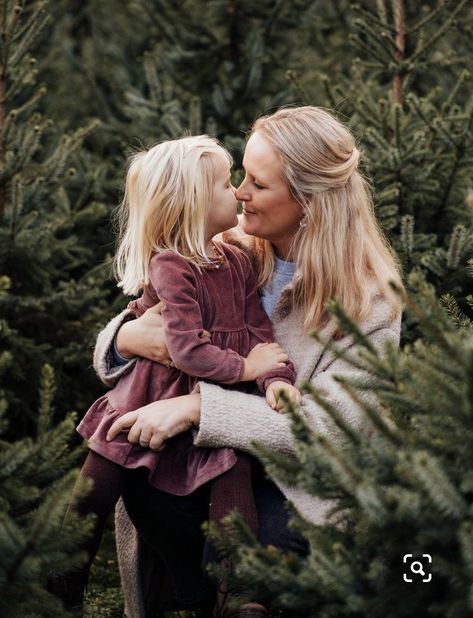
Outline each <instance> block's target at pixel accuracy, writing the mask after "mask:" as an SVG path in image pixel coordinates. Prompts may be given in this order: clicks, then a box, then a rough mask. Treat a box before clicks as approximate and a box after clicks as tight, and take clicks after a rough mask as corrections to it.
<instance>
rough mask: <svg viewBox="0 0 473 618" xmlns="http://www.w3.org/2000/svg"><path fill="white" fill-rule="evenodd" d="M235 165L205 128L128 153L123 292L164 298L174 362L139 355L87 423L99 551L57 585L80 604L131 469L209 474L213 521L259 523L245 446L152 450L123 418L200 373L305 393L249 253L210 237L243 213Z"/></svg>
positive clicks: (92, 546) (87, 502) (168, 488)
mask: <svg viewBox="0 0 473 618" xmlns="http://www.w3.org/2000/svg"><path fill="white" fill-rule="evenodd" d="M231 164H232V162H231V158H230V156H229V154H228V153H227V152H226V151H225V150H224V149H223V148H222V147H221V146H220V145H219V144H218V143H217V142H216V141H215V140H213V139H212V138H210V137H208V136H205V135H202V136H197V137H186V138H182V139H178V140H173V141H168V142H164V143H162V144H158V145H157V146H154V147H153V148H151V149H150V150H148V151H144V152H140V153H138V154H136V155H135V156H134V157H133V159H132V161H131V165H130V167H129V170H128V174H127V178H126V187H125V197H124V200H123V203H122V205H121V210H120V223H121V234H120V242H119V247H118V251H117V255H116V258H115V266H116V273H117V275H118V280H119V286H120V287H122V288H123V291H124V292H125V293H126V294H136V293H137V292H138V291H139V290H140V289H143V288H144V291H143V295H142V297H141V298H140V299H138V300H136V301H133V302H132V303H131V304H130V307H131V308H132V310H133V313H134V314H135V316H136V317H138V316H140V315H142V314H143V312H144V311H146V309H147V308H149V307H151V306H153V305H155V304H156V303H157V302H158V301H159V300H161V301H163V302H164V309H163V312H162V318H163V328H164V331H165V336H166V343H167V346H168V349H169V353H170V356H171V358H172V359H173V364H174V367H165V366H164V365H161V364H158V363H154V362H152V361H149V360H146V359H143V358H138V359H137V360H136V362H135V364H134V366H133V368H132V370H131V371H130V372H129V373H128V374H126V375H124V376H122V377H121V379H120V380H119V382H118V384H117V385H116V386H115V387H114V388H113V389H112V390H111V391H109V392H108V393H107V394H105V395H104V396H103V397H101V398H100V399H98V400H97V401H96V402H95V403H94V404H93V405H92V407H91V408H90V409H89V410H88V412H87V413H86V415H85V417H84V419H83V420H82V422H81V423H80V425H79V426H78V431H79V433H80V434H81V435H82V436H83V437H84V438H85V439H87V440H88V444H89V447H90V451H89V454H88V456H87V459H86V461H85V464H84V466H83V468H82V471H81V474H82V476H85V477H87V478H91V479H92V480H93V490H92V493H90V494H89V495H88V496H86V497H85V498H83V499H81V500H79V502H78V504H77V505H76V507H75V508H76V510H77V511H78V512H79V513H80V514H82V515H85V514H88V513H94V514H95V515H96V517H97V522H96V527H95V531H94V536H93V537H92V539H91V540H90V541H89V542H88V543H87V546H86V547H85V548H84V549H85V550H86V551H87V553H88V554H89V557H90V561H89V563H88V565H87V567H86V568H85V569H82V570H81V571H80V572H75V573H68V574H67V575H64V576H56V577H55V578H54V581H53V584H52V586H51V589H52V591H53V592H55V593H56V594H57V595H58V596H60V597H61V598H62V599H63V601H64V603H65V605H66V606H68V607H72V606H75V605H80V604H81V602H82V598H83V591H84V588H85V584H86V582H87V578H88V571H89V567H90V564H91V562H92V561H93V558H94V557H95V554H96V551H97V549H98V546H99V543H100V539H101V536H102V532H103V526H104V524H105V520H106V518H107V516H108V514H109V513H110V512H111V510H112V509H113V507H114V506H115V503H116V502H117V500H118V498H119V496H120V494H121V488H122V479H123V473H124V469H125V468H138V467H145V468H147V469H148V471H149V482H150V483H151V484H152V485H153V486H155V487H156V488H158V489H160V490H163V491H165V492H168V493H171V494H175V495H188V494H190V493H192V492H193V491H195V490H196V489H197V488H198V487H200V486H201V485H203V484H204V483H206V482H209V481H210V482H211V486H210V502H211V504H210V514H209V515H210V519H211V520H215V521H220V519H221V518H222V517H223V516H224V515H225V514H226V513H228V512H229V511H230V510H233V509H236V510H238V511H239V512H240V513H241V515H242V517H243V518H244V519H245V521H246V522H247V524H248V525H249V526H250V527H251V528H252V529H253V531H255V532H256V529H257V516H256V506H255V503H254V497H253V492H252V488H251V469H250V463H249V460H248V459H247V458H246V456H245V455H244V454H243V453H240V452H237V453H236V452H235V451H234V450H233V449H203V448H197V447H194V446H193V443H192V434H191V433H190V431H188V432H186V433H182V434H179V436H177V437H175V438H171V439H169V440H168V441H167V443H166V448H165V449H164V450H162V451H160V452H154V451H153V450H151V449H150V448H148V447H149V442H150V436H147V435H143V433H141V435H140V436H139V444H134V443H133V444H132V443H130V442H129V441H128V439H127V438H128V436H127V435H125V434H124V433H121V434H119V435H118V436H117V437H116V438H115V439H113V440H111V441H107V439H106V436H107V433H108V430H109V429H110V427H111V425H112V424H113V422H114V421H115V420H116V419H117V418H118V417H119V416H121V415H123V414H124V413H126V412H129V411H131V410H134V409H136V408H139V407H141V406H143V405H145V404H147V403H150V402H153V401H157V400H159V399H168V398H171V397H175V396H177V395H185V394H188V393H189V392H191V391H192V390H193V388H194V386H195V384H196V382H197V381H198V379H202V378H204V379H207V380H211V381H215V382H218V383H221V384H232V385H234V384H235V383H238V382H242V383H245V382H246V383H248V382H250V381H255V380H256V383H257V386H258V388H259V389H260V390H261V392H262V393H263V394H265V395H266V399H267V401H268V403H270V405H272V407H273V408H275V409H281V407H282V406H281V404H279V403H278V402H277V397H276V393H277V392H278V391H280V390H284V391H285V392H286V394H287V396H288V397H289V398H291V399H292V400H293V401H294V402H295V403H298V402H299V398H300V394H299V391H298V390H297V389H295V387H294V386H293V382H294V371H293V366H292V364H291V363H290V362H288V359H287V355H286V354H285V352H284V350H282V348H281V347H280V346H279V345H277V344H276V343H273V342H272V341H273V334H272V329H271V323H270V321H269V318H268V317H267V315H266V313H265V312H264V310H263V309H262V307H261V305H260V300H259V296H258V289H257V282H256V277H255V275H254V273H253V269H252V266H251V264H250V262H249V259H248V258H247V256H246V255H245V254H244V253H243V252H242V251H241V250H239V249H237V248H236V247H233V246H230V245H227V244H225V243H221V242H215V241H213V240H212V239H213V237H214V236H215V235H217V234H219V233H221V232H223V231H225V230H227V229H229V228H231V227H234V226H235V225H236V224H237V222H238V221H237V200H236V198H235V190H234V188H233V187H232V185H231V182H230V168H231ZM208 333H210V336H209V334H208ZM242 388H245V389H247V388H248V384H246V385H242ZM228 414H229V415H231V414H232V411H231V409H229V410H228ZM151 446H152V444H151Z"/></svg>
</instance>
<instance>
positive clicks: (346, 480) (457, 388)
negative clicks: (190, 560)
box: [213, 262, 473, 618]
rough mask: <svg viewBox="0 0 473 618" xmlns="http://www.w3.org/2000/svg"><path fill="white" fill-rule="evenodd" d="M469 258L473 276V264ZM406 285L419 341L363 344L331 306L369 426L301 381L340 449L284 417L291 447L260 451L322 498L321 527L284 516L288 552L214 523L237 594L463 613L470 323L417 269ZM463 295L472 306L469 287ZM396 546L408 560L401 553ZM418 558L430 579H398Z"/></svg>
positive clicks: (335, 609)
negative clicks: (325, 510) (412, 296)
mask: <svg viewBox="0 0 473 618" xmlns="http://www.w3.org/2000/svg"><path fill="white" fill-rule="evenodd" d="M469 268H470V270H471V271H472V273H471V274H473V262H470V267H469ZM409 284H410V287H411V288H412V289H415V290H416V296H417V300H415V301H414V300H412V301H411V302H410V307H409V309H408V311H409V312H410V313H411V315H412V318H413V320H415V321H416V323H417V326H418V329H419V332H420V333H421V335H422V338H420V339H418V340H417V341H416V342H415V343H413V344H410V345H407V346H406V347H405V348H404V350H402V351H398V350H397V349H396V348H395V347H394V346H393V345H388V346H387V347H386V349H385V350H384V351H382V352H380V351H376V350H374V349H372V348H371V347H370V346H369V345H368V344H367V342H366V341H365V342H363V337H362V336H360V333H359V332H358V330H357V327H356V326H355V325H354V324H353V323H351V321H350V320H349V319H348V318H347V316H346V315H345V314H344V313H343V311H342V310H341V308H340V307H338V306H337V305H334V306H333V307H332V311H333V312H334V314H335V315H336V316H337V317H338V319H339V320H341V323H342V324H343V326H344V327H345V329H346V330H347V331H348V332H351V333H352V334H353V335H354V336H356V337H357V338H358V339H360V340H361V342H362V343H361V347H362V350H363V351H362V353H361V354H360V355H359V357H358V358H352V359H351V360H352V362H353V363H355V364H356V365H358V366H359V365H361V366H363V367H364V368H365V369H367V370H368V371H369V373H370V375H371V378H370V379H369V380H367V381H366V383H360V381H359V380H358V381H356V382H350V381H348V380H346V379H343V378H342V377H340V378H339V380H338V381H339V382H340V384H341V385H342V386H343V387H344V388H345V389H346V390H347V391H348V392H349V393H350V395H351V396H352V398H353V401H354V403H355V402H356V403H358V404H361V406H362V409H363V411H364V413H365V415H366V430H365V431H355V430H354V429H353V428H352V427H350V426H349V425H348V424H347V423H346V422H345V421H344V420H343V418H341V417H340V416H339V414H338V413H337V410H336V408H333V406H331V405H330V404H329V402H327V401H326V400H325V399H324V397H323V395H321V394H320V393H318V392H314V391H313V390H312V389H311V388H310V387H307V392H310V393H311V394H312V396H313V397H314V398H315V400H316V401H317V403H319V404H320V406H321V407H322V408H323V409H324V410H325V411H326V412H327V413H328V414H329V415H330V416H331V417H332V420H333V422H334V424H335V425H336V426H337V427H338V429H339V430H340V432H341V433H342V435H343V438H344V440H343V447H340V446H339V445H337V443H336V442H333V441H332V440H331V439H330V438H328V437H327V436H323V435H317V434H315V435H314V433H313V432H312V431H311V430H310V428H309V427H308V426H307V425H306V424H305V421H304V419H303V418H302V417H301V416H300V415H297V414H293V416H292V418H293V431H294V435H295V438H296V457H295V458H287V457H284V456H278V455H275V454H274V453H272V452H271V451H269V450H267V449H263V448H261V449H260V455H261V458H262V460H263V462H264V464H265V466H266V469H267V470H268V471H270V472H271V473H272V474H274V475H275V476H276V477H277V478H279V479H281V480H282V481H284V482H286V483H290V484H292V485H294V484H296V485H297V486H299V487H301V488H303V489H305V490H306V491H308V492H310V493H312V494H314V495H316V496H319V497H322V498H325V499H328V500H332V501H333V502H332V504H333V508H332V512H331V517H332V520H331V522H330V523H327V524H326V525H323V526H314V525H310V524H308V523H307V522H304V521H303V520H302V519H301V518H299V517H294V521H295V522H296V525H297V526H298V527H299V528H300V529H301V530H302V531H303V533H304V535H305V536H306V538H307V539H308V541H309V545H310V554H309V555H308V556H307V557H306V558H300V557H297V556H295V555H293V554H289V555H286V556H285V555H283V554H282V553H281V552H280V551H278V550H276V549H275V548H273V547H267V548H262V547H259V546H257V545H256V544H255V542H254V539H252V538H251V535H249V534H248V532H247V531H246V530H245V528H244V527H243V526H242V525H241V522H239V521H238V520H237V519H235V518H232V519H231V525H232V528H231V530H232V534H230V535H228V534H227V535H226V536H222V535H221V534H218V531H215V530H214V533H213V534H214V535H216V538H217V539H218V544H219V547H220V550H221V551H223V552H224V553H227V554H228V555H230V556H231V557H232V559H233V560H234V561H235V563H236V569H235V573H236V574H235V575H234V576H233V578H232V581H233V583H235V582H236V583H237V584H238V585H239V586H243V588H244V589H246V592H247V596H248V598H252V599H253V600H254V599H255V598H257V599H260V600H261V601H262V602H266V603H268V604H271V605H272V606H273V607H275V608H277V609H284V610H286V611H288V613H289V615H291V616H292V615H298V616H299V615H300V616H313V617H314V618H315V617H318V618H328V617H329V616H330V617H331V616H353V617H355V616H356V617H360V618H361V617H366V618H368V617H369V618H377V617H381V616H383V617H387V618H391V617H392V618H399V617H400V616H405V617H408V616H412V617H414V616H426V617H430V616H451V617H452V618H457V617H458V618H460V617H464V616H467V615H470V614H471V612H472V610H473V606H472V596H471V590H472V585H473V571H472V569H471V561H472V546H471V535H472V530H473V527H472V526H473V524H472V520H471V508H472V504H473V493H472V484H471V470H472V469H473V459H472V452H473V450H472V447H473V442H472V440H473V433H472V431H471V417H472V414H473V389H472V375H471V372H472V367H473V348H472V345H471V341H472V335H473V324H472V322H471V320H469V319H468V318H467V317H466V316H464V315H462V314H461V312H460V310H459V308H458V305H456V304H455V303H454V302H453V301H452V298H451V297H446V298H445V299H444V307H441V306H440V305H439V302H438V300H437V298H436V295H435V291H434V289H433V288H432V286H431V285H429V284H428V283H426V282H425V280H424V278H423V277H422V276H421V275H419V274H412V275H411V276H410V280H409ZM468 303H469V304H470V306H473V297H472V296H471V295H470V296H469V297H468ZM334 348H335V349H336V344H335V345H334ZM373 376H374V377H376V381H375V384H376V386H375V387H373V379H372V378H373ZM373 388H374V390H375V392H376V393H377V395H378V397H379V401H380V403H381V405H382V408H381V410H384V412H383V411H380V408H379V407H372V406H370V405H367V404H365V403H361V400H360V397H359V393H360V391H361V390H363V389H369V390H373ZM388 411H389V412H388ZM406 554H412V558H408V559H407V562H406V563H404V562H403V558H404V555H406ZM423 554H428V555H429V556H431V557H432V563H431V564H430V563H428V562H427V560H426V559H425V558H423ZM415 559H420V560H423V562H424V565H425V569H426V571H427V572H426V575H427V574H428V573H432V584H431V585H428V584H426V583H422V582H421V578H420V577H418V578H417V580H416V579H415V576H414V581H413V582H412V583H409V582H406V581H405V579H404V577H403V575H404V573H406V574H407V576H408V577H409V578H410V579H412V577H413V574H412V572H410V570H409V566H410V563H411V562H412V561H413V560H415Z"/></svg>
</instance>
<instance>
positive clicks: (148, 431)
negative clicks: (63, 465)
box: [107, 392, 200, 451]
mask: <svg viewBox="0 0 473 618" xmlns="http://www.w3.org/2000/svg"><path fill="white" fill-rule="evenodd" d="M199 421H200V394H199V393H195V392H194V393H190V394H189V395H182V396H180V397H173V398H172V399H163V400H161V401H154V402H153V403H149V404H148V405H146V406H143V407H142V408H138V409H137V410H133V411H132V412H126V413H125V414H123V415H122V416H120V418H118V419H117V420H116V421H115V422H114V423H113V425H112V426H111V427H110V429H109V430H108V433H107V440H108V441H109V442H110V441H111V440H113V439H114V438H115V437H116V436H117V435H118V434H119V433H120V432H122V431H127V430H129V431H128V442H131V443H132V444H140V446H143V447H144V448H150V449H151V450H153V451H161V450H162V449H163V448H164V447H165V446H166V440H169V438H173V437H174V436H176V435H177V434H179V433H182V432H184V431H187V430H188V429H190V428H191V427H192V426H197V425H198V424H199Z"/></svg>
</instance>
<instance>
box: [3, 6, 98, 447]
mask: <svg viewBox="0 0 473 618" xmlns="http://www.w3.org/2000/svg"><path fill="white" fill-rule="evenodd" d="M0 11H1V14H0V27H1V33H0V36H1V41H2V52H1V56H0V92H1V96H0V276H1V282H2V283H1V294H0V315H1V321H0V342H1V348H2V351H3V352H8V353H9V356H10V363H9V365H8V367H7V368H6V369H5V371H4V373H3V376H2V382H3V384H4V385H5V386H4V390H5V397H6V399H7V401H8V402H9V411H8V413H9V414H10V415H14V416H15V423H14V424H13V425H11V426H10V431H12V432H13V433H14V435H15V436H19V435H22V434H23V433H24V432H27V431H29V430H31V429H32V427H33V424H34V419H35V397H36V392H37V388H38V379H39V373H40V369H41V367H42V366H43V365H44V363H45V362H50V363H51V364H52V365H53V366H54V367H55V369H56V375H57V381H58V387H59V389H58V406H59V408H60V409H68V408H69V409H70V408H76V409H84V408H85V407H86V406H87V405H88V404H89V403H90V400H91V398H92V397H91V395H92V393H94V392H95V393H96V392H97V387H96V381H95V378H94V376H93V374H92V372H90V370H89V365H90V352H91V348H92V345H93V341H94V331H95V329H96V327H97V322H98V320H99V316H100V313H101V311H103V307H104V303H105V299H104V298H103V297H104V296H105V295H104V293H103V291H102V289H101V287H100V286H101V285H103V280H104V278H105V272H104V268H103V265H102V264H101V263H100V262H96V256H95V253H94V247H93V246H89V243H90V241H89V238H88V237H89V236H90V237H91V238H93V237H94V234H93V229H94V226H95V225H96V224H97V221H100V220H101V218H102V217H103V214H104V211H103V208H102V206H101V205H100V204H99V203H97V202H92V201H91V200H90V194H88V185H87V184H85V186H84V176H83V175H82V174H81V172H83V171H84V170H83V166H84V161H83V158H82V159H81V157H80V156H79V155H78V154H77V153H78V151H79V149H80V147H81V143H82V141H83V140H84V138H85V137H86V136H87V135H88V134H90V132H91V130H92V129H93V125H91V124H89V125H88V126H85V127H82V128H79V129H76V130H75V131H74V132H66V131H65V130H64V128H63V127H61V126H58V125H57V124H55V123H54V121H51V120H50V119H48V118H47V117H45V116H44V115H43V114H41V113H40V112H39V111H38V107H39V105H40V100H41V98H42V97H43V96H44V95H45V91H46V89H45V86H44V85H43V84H38V83H37V82H38V72H39V70H38V68H37V67H38V65H39V64H40V63H39V62H38V61H37V60H36V59H35V57H33V56H32V53H33V51H34V48H35V45H36V43H37V40H38V38H39V37H40V36H41V34H42V33H44V32H45V29H47V28H48V13H47V6H46V3H44V2H33V3H27V4H16V5H12V4H11V3H10V2H2V3H1V4H0ZM73 163H76V164H77V166H76V167H73ZM90 176H91V174H89V178H87V180H90ZM84 383H86V384H88V388H89V392H87V390H86V389H84Z"/></svg>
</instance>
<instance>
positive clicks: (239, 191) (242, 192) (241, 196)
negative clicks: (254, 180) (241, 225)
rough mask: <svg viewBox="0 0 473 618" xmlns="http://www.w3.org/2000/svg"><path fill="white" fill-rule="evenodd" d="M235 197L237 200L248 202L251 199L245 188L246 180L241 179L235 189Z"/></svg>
mask: <svg viewBox="0 0 473 618" xmlns="http://www.w3.org/2000/svg"><path fill="white" fill-rule="evenodd" d="M235 195H236V198H237V200H238V201H239V202H248V201H249V200H250V199H251V196H250V193H249V191H248V189H247V188H246V182H245V181H243V182H242V183H241V185H240V186H239V187H237V188H236V190H235Z"/></svg>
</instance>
